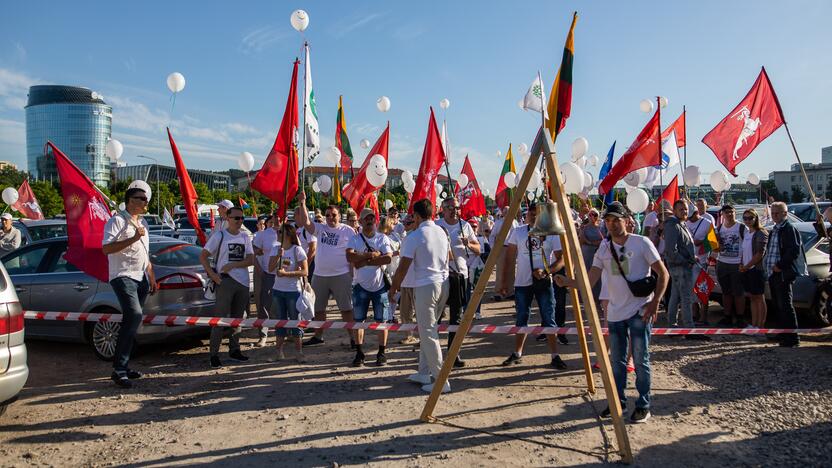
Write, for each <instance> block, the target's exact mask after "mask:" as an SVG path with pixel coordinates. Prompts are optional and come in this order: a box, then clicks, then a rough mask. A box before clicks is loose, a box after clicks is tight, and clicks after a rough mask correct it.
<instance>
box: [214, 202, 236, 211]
mask: <svg viewBox="0 0 832 468" xmlns="http://www.w3.org/2000/svg"><path fill="white" fill-rule="evenodd" d="M217 206H221V207H223V208H225V209H227V210H230V209H231V208H234V204H233V203H231V200H223V201H221V202H219V203H217Z"/></svg>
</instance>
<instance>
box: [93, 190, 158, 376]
mask: <svg viewBox="0 0 832 468" xmlns="http://www.w3.org/2000/svg"><path fill="white" fill-rule="evenodd" d="M147 202H148V198H147V195H146V193H145V191H144V190H142V189H140V188H131V189H128V190H127V192H125V194H124V210H123V211H121V212H119V213H118V214H117V215H116V216H113V217H111V218H110V219H109V220H107V224H105V225H104V237H103V239H102V243H101V250H102V251H103V252H104V254H105V255H107V261H108V262H109V279H110V286H112V288H113V292H114V293H115V295H116V298H117V299H118V303H119V306H120V307H121V317H122V318H121V327H120V328H119V331H118V340H117V341H116V349H115V356H114V357H113V374H112V375H111V376H110V378H111V379H112V380H113V382H115V384H116V385H118V386H119V387H122V388H130V387H132V386H133V383H132V382H131V380H135V379H138V378H141V376H142V374H141V372H138V371H135V370H132V369H130V367H129V362H130V352H131V351H132V349H133V341H134V339H135V337H136V331H138V329H139V325H141V322H142V307H143V306H144V301H145V299H146V298H147V295H148V294H153V293H155V292H156V290H157V289H158V286H157V284H156V277H155V276H154V274H153V265H151V263H150V255H149V249H150V236H149V235H148V234H147V231H148V226H147V222H146V221H145V220H144V218H142V216H141V215H142V214H144V212H145V208H146V207H147Z"/></svg>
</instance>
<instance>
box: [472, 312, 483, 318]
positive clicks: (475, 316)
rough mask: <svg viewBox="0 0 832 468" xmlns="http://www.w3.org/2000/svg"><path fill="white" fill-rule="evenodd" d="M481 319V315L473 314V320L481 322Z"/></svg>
mask: <svg viewBox="0 0 832 468" xmlns="http://www.w3.org/2000/svg"><path fill="white" fill-rule="evenodd" d="M481 319H482V314H481V313H479V312H477V313H476V314H474V320H481Z"/></svg>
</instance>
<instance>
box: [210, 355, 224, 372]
mask: <svg viewBox="0 0 832 468" xmlns="http://www.w3.org/2000/svg"><path fill="white" fill-rule="evenodd" d="M221 367H222V363H221V362H220V357H219V356H211V369H219V368H221Z"/></svg>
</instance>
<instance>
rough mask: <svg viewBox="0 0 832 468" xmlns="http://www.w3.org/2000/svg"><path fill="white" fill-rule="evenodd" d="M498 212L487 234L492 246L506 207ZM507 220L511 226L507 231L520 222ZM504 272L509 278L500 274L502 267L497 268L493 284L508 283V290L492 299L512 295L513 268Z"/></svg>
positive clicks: (501, 223) (506, 297)
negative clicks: (489, 232) (503, 294)
mask: <svg viewBox="0 0 832 468" xmlns="http://www.w3.org/2000/svg"><path fill="white" fill-rule="evenodd" d="M500 213H501V215H500V216H499V217H498V218H497V220H495V221H494V225H493V226H491V235H490V236H488V244H489V245H491V247H492V248H493V247H494V246H495V245H496V242H497V235H498V234H499V233H500V229H501V228H502V227H503V223H505V222H506V217H505V215H506V214H507V213H508V208H505V209H504V210H503V211H501V212H500ZM509 221H510V222H511V227H510V228H509V231H508V232H509V233H510V232H511V230H512V229H514V228H516V227H517V226H519V225H520V224H519V223H518V222H517V221H516V220H514V219H512V220H509ZM507 239H508V237H506V240H507ZM505 273H506V274H508V275H509V276H510V277H509V278H503V276H502V275H503V269H502V268H498V269H497V277H496V279H495V281H496V282H495V284H498V285H499V284H507V285H508V290H507V291H506V294H507V296H505V297H503V296H501V295H500V293H499V292H498V293H497V294H495V295H494V301H504V300H507V299H511V297H512V296H514V277H513V276H514V270H512V269H509V270H507V271H506V272H505Z"/></svg>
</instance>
